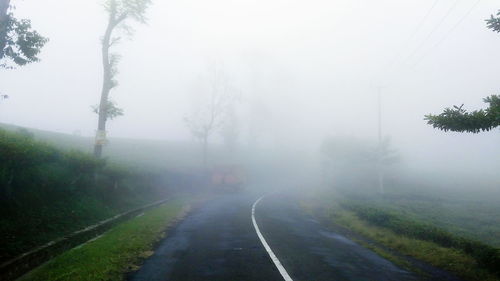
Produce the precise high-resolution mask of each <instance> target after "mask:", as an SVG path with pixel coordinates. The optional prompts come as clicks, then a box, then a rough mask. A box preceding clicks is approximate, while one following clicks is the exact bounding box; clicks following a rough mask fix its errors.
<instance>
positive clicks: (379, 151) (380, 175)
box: [377, 87, 384, 194]
mask: <svg viewBox="0 0 500 281" xmlns="http://www.w3.org/2000/svg"><path fill="white" fill-rule="evenodd" d="M377 100H378V149H377V158H378V159H377V174H378V187H379V192H380V194H384V171H383V170H382V158H383V155H382V87H378V99H377Z"/></svg>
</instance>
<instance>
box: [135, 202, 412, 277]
mask: <svg viewBox="0 0 500 281" xmlns="http://www.w3.org/2000/svg"><path fill="white" fill-rule="evenodd" d="M259 197H260V196H259V194H230V195H225V196H221V197H219V198H216V199H213V200H211V201H209V202H207V203H206V204H205V205H204V206H203V207H200V208H199V209H197V210H196V211H194V212H193V213H192V214H191V215H189V216H188V217H187V218H186V219H184V220H183V221H182V222H181V223H179V225H177V226H176V227H175V228H174V229H172V230H171V231H170V233H169V236H168V237H167V238H166V239H165V240H164V241H162V242H161V243H160V245H159V247H158V248H157V250H156V252H155V254H154V255H153V256H151V257H150V258H149V259H147V260H146V261H145V263H144V265H143V267H142V268H141V269H140V270H139V271H138V272H135V273H134V274H131V275H130V276H129V280H131V281H145V280H148V281H164V280H172V281H181V280H182V281H195V280H196V281H198V280H199V281H201V280H203V281H210V280H214V281H215V280H217V281H226V280H227V281H233V280H234V281H236V280H237V281H240V280H241V281H245V280H258V281H267V280H269V281H278V280H283V278H282V277H281V275H280V273H279V272H278V270H277V269H276V267H275V266H274V264H273V263H272V261H271V260H270V258H269V255H268V254H267V252H266V250H265V249H264V247H263V246H262V244H261V242H260V240H259V239H258V237H257V234H256V232H255V229H254V227H253V225H252V220H251V207H252V204H253V203H254V202H255V201H256V200H257V199H258V198H259ZM255 216H256V221H257V223H258V225H259V227H260V230H261V232H262V234H263V235H264V237H265V239H266V240H267V242H268V243H269V245H270V247H271V248H272V250H273V251H274V253H275V254H276V256H277V257H278V258H279V259H280V261H281V263H282V264H283V266H284V267H285V269H286V270H287V272H288V273H289V274H290V276H291V278H292V279H293V280H294V281H300V280H314V281H322V280H328V281H332V280H333V281H335V280H356V281H362V280H398V281H404V280H417V279H418V278H416V277H415V276H414V275H413V274H412V273H409V272H407V271H404V270H402V269H400V268H398V267H396V266H395V265H394V264H392V263H391V262H389V261H387V260H385V259H383V258H382V257H380V256H378V255H377V254H375V253H373V252H372V251H370V250H368V249H365V248H363V247H361V246H360V245H358V244H356V243H354V242H352V241H350V240H349V239H347V238H345V237H344V236H342V235H339V234H337V233H333V232H330V231H328V230H327V229H325V228H324V227H322V226H321V225H320V224H319V223H318V222H317V221H315V220H313V219H312V218H311V217H309V216H307V215H305V214H304V213H303V212H301V210H300V208H299V207H298V205H297V202H296V201H295V200H293V198H291V197H288V196H285V195H280V194H275V195H269V196H266V197H265V198H264V199H263V200H262V201H261V202H260V203H259V204H258V205H257V208H256V211H255Z"/></svg>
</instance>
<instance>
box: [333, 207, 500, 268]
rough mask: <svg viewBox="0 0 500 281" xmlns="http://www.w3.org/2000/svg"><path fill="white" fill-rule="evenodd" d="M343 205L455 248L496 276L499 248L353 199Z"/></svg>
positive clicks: (400, 231) (399, 230) (369, 218)
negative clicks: (352, 201) (351, 201)
mask: <svg viewBox="0 0 500 281" xmlns="http://www.w3.org/2000/svg"><path fill="white" fill-rule="evenodd" d="M343 207H345V208H347V209H350V210H352V211H354V212H355V213H356V214H357V215H358V216H359V217H360V218H362V219H364V220H366V221H368V222H370V223H372V224H374V225H377V226H381V227H385V228H388V229H390V230H392V231H394V232H395V233H398V234H401V235H405V236H408V237H412V238H417V239H422V240H425V241H431V242H434V243H436V244H438V245H441V246H443V247H447V248H456V249H459V250H462V251H464V252H465V253H467V254H468V255H470V256H472V257H474V258H475V259H476V260H477V261H478V263H479V265H480V266H482V267H484V268H486V269H488V270H489V271H491V272H492V273H494V274H497V275H498V276H500V250H499V249H496V248H494V247H491V246H488V245H485V244H483V243H481V242H478V241H474V240H471V239H466V238H463V237H459V236H456V235H453V234H451V233H449V232H447V231H445V230H443V229H441V228H438V227H436V226H433V225H431V224H427V223H423V222H419V221H416V220H413V219H410V218H408V217H405V216H403V215H402V214H400V213H398V212H391V211H387V210H382V209H379V208H373V207H366V206H362V205H360V204H356V203H344V204H343Z"/></svg>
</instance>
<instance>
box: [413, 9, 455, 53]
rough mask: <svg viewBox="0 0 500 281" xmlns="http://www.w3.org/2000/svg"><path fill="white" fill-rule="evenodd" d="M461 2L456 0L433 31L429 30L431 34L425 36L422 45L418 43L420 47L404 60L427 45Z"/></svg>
mask: <svg viewBox="0 0 500 281" xmlns="http://www.w3.org/2000/svg"><path fill="white" fill-rule="evenodd" d="M459 2H460V0H455V2H454V3H453V5H452V6H451V7H450V9H448V11H447V12H446V14H445V16H444V17H442V18H441V20H440V21H439V22H438V24H437V25H435V26H434V28H433V29H432V30H431V32H429V34H428V35H427V37H425V39H424V40H423V41H422V43H421V44H420V45H418V47H417V48H416V49H415V50H414V51H413V52H412V53H411V54H410V55H409V56H408V57H406V59H405V60H404V61H408V60H409V59H411V58H412V57H413V56H414V55H415V54H417V53H418V52H419V51H420V49H421V48H422V47H423V46H424V45H425V43H427V41H429V39H430V38H431V37H432V35H434V33H435V32H436V31H437V30H438V29H439V28H440V27H441V25H443V23H444V22H445V21H446V19H447V18H448V17H449V16H450V15H451V13H452V12H453V10H454V9H455V8H456V7H457V5H458V3H459Z"/></svg>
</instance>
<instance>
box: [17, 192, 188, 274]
mask: <svg viewBox="0 0 500 281" xmlns="http://www.w3.org/2000/svg"><path fill="white" fill-rule="evenodd" d="M186 208H187V207H186V200H174V201H171V202H168V203H166V204H163V205H161V206H160V207H158V208H155V209H153V210H149V211H147V212H146V213H145V214H144V215H142V216H138V217H135V218H133V219H132V220H130V221H127V222H124V223H122V224H119V225H118V226H116V227H115V228H113V229H111V230H110V231H108V232H107V233H105V234H104V235H103V236H101V237H99V238H98V239H96V240H93V241H91V242H88V243H86V244H84V245H82V246H80V247H77V248H74V249H72V250H70V251H68V252H66V253H64V254H62V255H60V256H58V257H56V258H55V259H53V260H51V261H50V262H48V263H46V264H45V265H43V266H41V267H39V268H37V269H35V270H34V271H32V272H30V273H29V274H27V275H26V276H24V277H23V278H21V280H23V281H28V280H40V281H46V280H53V281H63V280H68V281H83V280H88V281H93V280H123V279H124V274H125V273H126V272H127V271H130V270H132V269H135V268H137V263H138V262H140V260H141V259H144V258H146V257H148V256H149V255H151V254H152V253H153V252H152V249H153V245H154V244H155V243H156V242H157V241H158V240H159V239H160V238H161V237H163V236H164V234H165V229H166V228H167V227H168V226H169V225H171V224H172V223H173V222H174V221H175V220H176V219H177V218H179V216H181V215H182V214H183V213H184V212H185V211H186Z"/></svg>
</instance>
